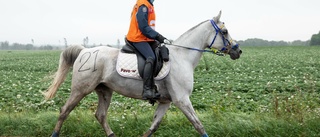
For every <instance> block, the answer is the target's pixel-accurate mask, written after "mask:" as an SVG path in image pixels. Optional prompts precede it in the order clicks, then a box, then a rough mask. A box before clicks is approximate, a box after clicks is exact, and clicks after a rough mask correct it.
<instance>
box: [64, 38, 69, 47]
mask: <svg viewBox="0 0 320 137" xmlns="http://www.w3.org/2000/svg"><path fill="white" fill-rule="evenodd" d="M63 40H64V46H65V47H66V48H67V47H68V41H67V38H63Z"/></svg>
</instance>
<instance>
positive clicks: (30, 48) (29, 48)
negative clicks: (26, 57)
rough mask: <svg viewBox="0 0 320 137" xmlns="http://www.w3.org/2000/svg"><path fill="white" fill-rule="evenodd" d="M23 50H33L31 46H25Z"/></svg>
mask: <svg viewBox="0 0 320 137" xmlns="http://www.w3.org/2000/svg"><path fill="white" fill-rule="evenodd" d="M25 49H26V50H32V49H33V45H32V44H27V45H25Z"/></svg>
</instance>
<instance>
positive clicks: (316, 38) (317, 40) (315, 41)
mask: <svg viewBox="0 0 320 137" xmlns="http://www.w3.org/2000/svg"><path fill="white" fill-rule="evenodd" d="M310 46H320V31H319V33H318V34H313V35H312V37H311V40H310Z"/></svg>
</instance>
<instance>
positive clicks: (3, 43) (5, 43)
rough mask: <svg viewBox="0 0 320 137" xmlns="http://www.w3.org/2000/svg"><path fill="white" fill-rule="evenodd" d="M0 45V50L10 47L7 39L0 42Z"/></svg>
mask: <svg viewBox="0 0 320 137" xmlns="http://www.w3.org/2000/svg"><path fill="white" fill-rule="evenodd" d="M0 46H1V47H0V48H1V49H2V50H8V49H9V48H10V47H9V42H8V41H5V42H1V44H0Z"/></svg>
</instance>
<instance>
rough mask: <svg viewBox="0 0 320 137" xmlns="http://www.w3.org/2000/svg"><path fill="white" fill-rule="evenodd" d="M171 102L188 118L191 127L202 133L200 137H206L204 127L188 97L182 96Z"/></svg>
mask: <svg viewBox="0 0 320 137" xmlns="http://www.w3.org/2000/svg"><path fill="white" fill-rule="evenodd" d="M173 103H174V104H175V105H176V106H177V107H178V108H179V109H180V110H181V111H182V112H183V113H184V115H185V116H186V117H187V118H188V120H189V121H190V122H191V123H192V125H193V127H194V128H195V129H196V130H197V131H198V132H199V133H200V134H201V135H202V137H208V135H207V133H206V132H205V130H204V127H203V125H202V123H201V122H200V120H199V119H198V117H197V115H196V113H195V111H194V109H193V107H192V103H191V101H190V99H189V97H186V96H185V97H183V98H181V99H179V100H177V101H173Z"/></svg>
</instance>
